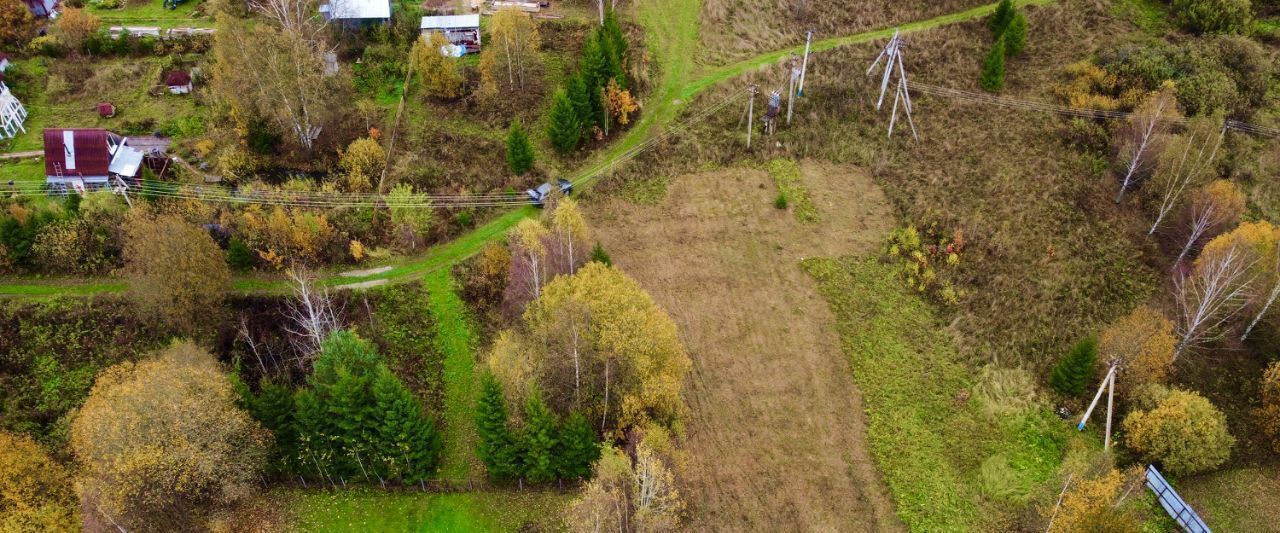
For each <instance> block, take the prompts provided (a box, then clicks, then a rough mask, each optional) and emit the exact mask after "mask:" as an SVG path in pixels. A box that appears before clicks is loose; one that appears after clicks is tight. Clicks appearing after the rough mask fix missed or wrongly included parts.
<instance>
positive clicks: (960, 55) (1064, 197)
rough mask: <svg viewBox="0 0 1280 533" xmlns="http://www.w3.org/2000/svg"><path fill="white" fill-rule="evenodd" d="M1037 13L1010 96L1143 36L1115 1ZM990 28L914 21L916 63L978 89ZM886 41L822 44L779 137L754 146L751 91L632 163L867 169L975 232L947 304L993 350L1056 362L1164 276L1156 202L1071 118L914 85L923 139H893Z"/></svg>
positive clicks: (922, 210)
mask: <svg viewBox="0 0 1280 533" xmlns="http://www.w3.org/2000/svg"><path fill="white" fill-rule="evenodd" d="M1027 14H1028V18H1029V21H1030V35H1029V40H1028V43H1029V44H1028V47H1027V50H1026V53H1025V54H1024V55H1023V56H1021V57H1018V58H1014V59H1011V60H1010V61H1009V62H1008V67H1007V77H1006V87H1005V90H1004V93H1003V94H1004V95H1005V96H1010V97H1015V98H1019V99H1028V100H1038V101H1054V97H1053V89H1054V87H1055V85H1056V84H1057V83H1058V82H1059V81H1060V80H1061V79H1062V67H1063V66H1065V65H1067V64H1070V63H1072V62H1075V61H1079V60H1082V59H1085V58H1088V57H1089V55H1090V54H1091V53H1092V51H1093V50H1095V49H1096V48H1097V47H1099V46H1102V45H1104V44H1106V43H1109V42H1116V41H1117V40H1121V39H1130V38H1139V37H1125V35H1133V34H1132V32H1133V28H1132V27H1131V24H1130V23H1128V22H1126V21H1125V20H1123V19H1121V18H1118V17H1116V16H1114V15H1112V14H1111V13H1110V12H1109V11H1108V9H1107V8H1106V6H1105V5H1100V4H1093V3H1088V2H1086V3H1075V2H1073V3H1069V4H1064V3H1058V4H1052V5H1048V6H1042V7H1032V8H1027ZM990 42H991V34H990V31H988V29H987V28H986V25H985V24H984V22H983V21H981V20H974V21H969V22H963V23H958V24H954V25H949V26H944V27H940V28H936V29H932V30H926V31H922V32H919V33H912V34H910V35H908V36H907V43H908V48H907V69H908V72H909V73H910V75H911V76H912V79H913V80H915V81H916V82H919V83H931V84H936V85H944V86H948V87H955V88H959V89H966V90H977V89H978V88H977V82H978V75H979V71H980V70H981V62H982V57H983V56H984V55H985V54H986V52H987V50H988V48H989V47H990ZM882 45H883V42H879V43H870V44H867V45H860V46H851V47H845V48H838V49H834V50H831V51H827V52H823V53H821V54H816V55H814V56H813V57H812V58H811V63H810V67H811V68H810V71H809V74H808V78H807V81H806V87H805V96H804V97H803V98H801V99H799V100H798V101H797V103H796V107H795V119H794V122H793V124H792V125H791V126H790V127H780V128H779V129H778V133H777V134H776V135H775V136H773V137H771V138H767V139H766V138H763V137H760V136H759V135H757V141H756V144H755V145H754V146H753V148H752V149H751V150H746V149H745V147H744V146H743V127H744V126H745V120H743V119H744V115H745V107H746V102H745V98H744V99H743V100H744V101H743V102H742V104H741V106H730V107H729V108H728V109H727V110H726V111H723V112H721V113H720V114H718V115H717V116H715V117H713V118H711V119H709V120H707V121H705V122H703V123H702V124H700V125H699V126H696V127H694V128H692V129H691V130H690V131H689V132H688V133H687V134H684V135H682V136H680V137H679V138H677V139H674V140H673V141H671V142H669V143H668V144H667V145H666V146H664V147H663V148H662V149H660V150H658V151H656V153H654V154H653V155H652V156H651V157H646V158H645V160H644V161H643V162H642V163H641V164H638V165H635V166H634V167H633V168H635V169H636V170H634V171H632V172H631V176H630V177H631V178H632V179H646V177H648V176H653V175H677V174H680V173H682V172H687V171H690V170H693V169H697V168H699V167H700V166H701V165H706V164H709V163H714V164H721V165H728V164H734V163H735V162H736V161H740V160H747V161H761V162H763V161H767V160H769V159H774V158H779V157H794V158H812V159H821V160H826V161H832V162H836V163H847V164H853V165H857V166H859V167H862V168H866V169H868V172H869V173H870V174H871V176H872V177H873V178H874V179H875V181H876V183H878V184H879V185H880V186H881V187H883V188H884V191H885V194H886V196H887V197H888V198H889V201H890V202H891V204H892V205H893V207H894V210H895V214H896V215H897V217H898V220H899V221H904V222H912V223H917V224H925V223H930V222H937V223H938V224H939V226H940V227H942V228H948V229H959V230H961V231H963V232H964V235H965V237H966V239H967V240H968V242H969V245H968V252H967V253H966V254H965V256H964V258H963V259H962V264H961V266H960V270H959V278H960V279H959V280H958V281H959V282H960V284H961V286H962V287H964V288H965V289H966V290H967V293H968V294H967V296H966V297H964V298H963V299H962V300H961V302H960V304H959V305H958V306H954V307H951V308H948V309H946V310H945V313H944V314H945V315H947V319H948V320H947V321H948V322H949V323H951V329H952V330H953V332H954V333H955V335H956V338H957V341H958V343H959V347H960V349H961V353H962V354H964V355H965V356H966V357H967V358H970V359H972V360H975V361H979V362H987V361H997V362H1001V363H1003V364H1006V365H1008V364H1018V363H1025V364H1028V365H1029V366H1030V367H1031V368H1032V369H1033V370H1037V371H1043V370H1045V369H1046V367H1047V365H1049V364H1051V363H1052V362H1054V361H1056V359H1057V358H1058V357H1059V356H1060V355H1061V354H1063V353H1065V351H1066V350H1067V349H1068V348H1069V347H1070V345H1071V344H1072V343H1074V342H1075V341H1077V340H1078V339H1079V338H1080V337H1082V336H1083V335H1085V334H1087V333H1089V332H1091V331H1096V329H1097V328H1098V327H1099V325H1100V324H1103V323H1105V322H1106V321H1109V320H1111V319H1113V318H1114V317H1116V316H1119V315H1120V314H1123V313H1125V312H1127V311H1129V310H1130V309H1131V308H1132V307H1133V306H1135V305H1137V303H1138V302H1141V301H1143V300H1144V299H1146V298H1147V297H1148V296H1149V295H1151V294H1152V293H1153V291H1155V290H1156V287H1157V286H1158V282H1159V279H1160V278H1159V276H1160V275H1161V274H1160V272H1159V271H1158V270H1157V269H1156V268H1153V266H1154V265H1156V264H1158V263H1157V262H1153V261H1154V260H1153V259H1152V258H1153V257H1156V256H1157V254H1153V253H1152V251H1153V249H1152V245H1151V244H1150V241H1149V240H1148V239H1146V238H1145V237H1144V235H1145V230H1144V229H1143V228H1142V226H1143V224H1144V223H1148V224H1149V220H1148V219H1147V214H1146V211H1145V210H1144V208H1143V206H1141V205H1138V204H1136V203H1135V204H1128V203H1127V205H1122V206H1117V205H1116V204H1114V203H1113V202H1112V198H1113V197H1114V193H1115V187H1116V184H1115V182H1114V181H1113V180H1112V178H1111V177H1110V176H1109V174H1108V171H1109V166H1110V162H1109V159H1108V157H1109V156H1108V155H1107V154H1106V153H1102V152H1098V151H1094V150H1091V149H1087V148H1082V147H1079V146H1073V145H1072V144H1071V143H1070V142H1069V141H1068V139H1070V138H1071V136H1070V135H1068V134H1067V133H1068V131H1069V128H1070V126H1071V123H1070V121H1069V120H1067V119H1063V118H1060V117H1056V116H1050V115H1046V114H1041V113H1032V112H1026V111H1012V110H1009V109H1006V108H1002V107H996V106H986V105H977V104H970V103H967V102H963V101H956V100H951V99H946V98H941V97H932V96H929V95H924V94H918V95H916V96H915V104H916V112H917V114H916V117H915V118H916V123H917V125H918V127H919V128H920V135H921V138H920V142H919V143H918V144H917V143H914V142H912V141H911V139H910V136H909V135H904V134H903V130H901V129H900V130H899V133H898V134H896V135H895V136H894V138H893V139H886V138H885V127H886V126H887V123H888V116H887V115H888V111H887V109H886V110H885V111H884V112H881V113H877V112H876V111H875V109H874V105H875V89H874V88H873V87H872V86H871V84H870V83H867V81H866V79H867V78H866V77H865V76H863V72H864V71H865V70H866V67H867V65H869V64H870V63H871V61H872V60H873V59H874V58H875V56H876V54H877V53H878V51H879V47H880V46H882ZM785 81H786V77H785V74H784V69H783V68H782V67H781V66H771V67H768V68H765V69H761V70H758V71H756V72H752V73H750V74H748V75H746V76H743V77H741V78H739V79H737V80H733V81H730V82H727V83H724V84H721V86H719V87H717V88H715V89H713V90H710V91H708V92H707V93H705V94H704V95H700V96H699V97H698V101H695V102H693V103H691V104H690V109H693V110H697V109H702V108H704V107H705V106H707V105H710V104H712V103H714V102H718V101H720V100H721V99H723V98H725V97H726V96H727V95H728V94H729V92H730V91H736V90H739V89H740V88H742V87H744V86H746V85H748V84H750V83H757V84H759V85H760V86H761V88H762V89H764V90H768V89H771V88H775V87H778V86H782V87H783V88H784V89H785ZM763 101H764V100H763V98H761V99H760V100H758V101H757V107H756V109H757V111H758V110H759V108H760V104H761V103H762V102H763ZM735 107H736V108H735ZM1133 196H1134V198H1135V199H1136V198H1137V195H1133Z"/></svg>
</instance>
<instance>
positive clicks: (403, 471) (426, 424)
mask: <svg viewBox="0 0 1280 533" xmlns="http://www.w3.org/2000/svg"><path fill="white" fill-rule="evenodd" d="M373 394H374V397H375V398H376V400H377V403H376V405H377V411H378V412H379V413H380V414H381V415H382V420H381V423H380V424H379V425H378V432H377V439H376V441H375V442H376V445H375V447H374V448H375V452H376V454H377V456H378V460H379V461H380V462H381V463H382V464H384V465H386V467H385V469H386V472H387V474H388V475H390V476H391V477H393V478H398V479H401V480H403V481H406V482H415V481H419V480H423V479H426V478H428V477H430V476H431V474H433V473H435V471H436V468H438V467H439V465H440V448H441V443H440V433H439V430H438V429H437V427H436V424H435V421H434V420H432V419H431V418H430V417H426V416H424V415H423V413H422V406H421V404H419V403H418V400H417V398H414V396H413V393H412V392H410V391H409V389H408V388H407V387H405V386H404V383H402V382H401V381H400V378H397V377H396V376H395V374H392V373H391V371H390V370H387V369H386V368H385V367H383V368H382V369H381V370H380V371H379V372H378V377H377V379H375V380H374V383H373Z"/></svg>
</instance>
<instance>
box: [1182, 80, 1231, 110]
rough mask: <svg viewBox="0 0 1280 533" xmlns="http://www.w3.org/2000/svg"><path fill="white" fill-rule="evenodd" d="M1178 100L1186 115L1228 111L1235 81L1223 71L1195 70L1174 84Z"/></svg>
mask: <svg viewBox="0 0 1280 533" xmlns="http://www.w3.org/2000/svg"><path fill="white" fill-rule="evenodd" d="M1176 87H1177V94H1178V102H1179V103H1181V104H1182V107H1183V109H1185V110H1186V112H1187V115H1188V116H1194V115H1213V114H1215V113H1218V112H1220V111H1228V110H1229V109H1230V106H1231V103H1232V97H1233V96H1235V94H1236V83H1235V82H1234V81H1232V79H1231V77H1230V76H1228V75H1227V74H1226V73H1225V72H1218V71H1208V72H1197V73H1195V74H1192V75H1191V76H1187V77H1186V78H1184V79H1182V80H1179V81H1178V82H1177V84H1176Z"/></svg>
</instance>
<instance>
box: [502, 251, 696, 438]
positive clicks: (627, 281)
mask: <svg viewBox="0 0 1280 533" xmlns="http://www.w3.org/2000/svg"><path fill="white" fill-rule="evenodd" d="M691 364H692V363H691V362H690V360H689V355H688V354H687V353H686V352H685V349H684V346H683V345H682V344H681V343H680V340H679V338H678V337H677V335H676V326H675V323H674V322H672V321H671V318H670V317H669V316H667V314H666V313H665V312H664V311H663V310H662V309H660V308H659V307H658V306H657V304H655V303H654V301H653V299H652V298H651V297H650V296H649V295H648V294H647V293H645V292H644V290H643V289H641V288H640V286H639V284H637V283H636V282H635V280H632V279H631V278H629V277H627V276H626V275H625V274H623V273H622V272H621V271H618V270H616V269H614V268H613V267H610V266H606V265H604V264H601V263H594V262H593V263H588V264H587V265H586V266H584V267H583V268H582V269H581V270H579V271H578V273H577V274H575V275H572V276H560V277H557V278H556V279H554V280H552V281H551V283H549V284H547V286H546V287H544V288H543V290H542V295H541V296H540V297H539V298H538V299H537V300H535V301H534V302H533V303H531V304H529V307H528V308H527V309H526V310H525V312H524V320H523V324H522V326H521V327H519V328H517V329H515V330H510V331H507V332H504V333H503V334H502V335H500V336H499V338H498V341H497V342H496V343H495V346H494V348H493V351H492V353H491V355H490V358H489V367H490V369H491V370H492V371H493V373H494V375H495V376H497V377H498V379H499V380H500V381H501V382H502V384H503V390H504V391H506V392H508V393H509V394H514V395H517V396H518V395H522V394H526V393H527V392H528V391H530V390H532V389H533V388H537V389H539V390H541V391H542V393H543V397H544V398H545V400H546V403H547V405H549V406H551V407H552V408H553V409H554V410H556V411H557V412H559V413H568V412H570V411H574V410H579V411H582V412H584V413H585V414H586V415H587V416H588V420H591V421H592V424H593V425H595V424H599V427H600V428H601V429H602V430H610V429H615V430H621V429H625V428H627V427H632V426H641V425H644V424H645V423H646V422H648V421H654V422H657V423H660V424H664V425H666V424H671V423H673V422H674V421H675V420H676V419H677V418H678V417H679V416H680V414H681V412H682V411H683V405H684V404H683V402H682V401H681V398H680V387H681V385H682V384H683V382H684V377H685V374H687V373H688V371H689V368H690V366H691Z"/></svg>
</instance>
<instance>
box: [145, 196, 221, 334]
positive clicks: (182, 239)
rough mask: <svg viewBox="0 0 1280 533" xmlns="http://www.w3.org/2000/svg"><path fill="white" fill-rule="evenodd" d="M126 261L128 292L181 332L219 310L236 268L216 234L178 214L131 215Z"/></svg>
mask: <svg viewBox="0 0 1280 533" xmlns="http://www.w3.org/2000/svg"><path fill="white" fill-rule="evenodd" d="M124 259H125V262H126V265H125V272H126V275H127V276H128V278H129V282H130V283H129V293H130V294H131V295H132V296H133V299H134V301H135V302H136V303H137V304H138V307H139V308H140V309H141V310H142V312H143V313H146V314H149V315H152V316H153V317H155V318H156V319H158V320H160V321H161V322H163V323H165V324H167V325H169V326H170V327H173V328H176V329H179V330H182V331H191V330H192V329H194V328H195V327H196V325H197V324H199V323H200V322H201V320H200V319H201V316H203V315H204V314H206V313H210V312H212V311H214V310H216V309H217V308H218V306H219V305H220V304H221V303H222V299H223V297H224V296H225V295H226V291H227V289H229V288H230V286H231V270H230V268H228V267H227V261H226V257H225V256H224V254H223V253H222V250H221V249H219V248H218V245H217V243H214V242H213V238H212V237H210V236H209V234H208V233H206V232H205V231H204V230H202V229H200V228H199V227H196V226H195V225H194V224H191V223H189V222H187V221H185V220H183V219H182V218H179V217H177V216H174V215H162V216H159V217H156V218H151V217H150V216H148V215H146V214H141V213H140V214H139V215H137V216H134V217H132V218H131V219H130V222H129V227H128V230H127V231H126V233H125V242H124Z"/></svg>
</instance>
